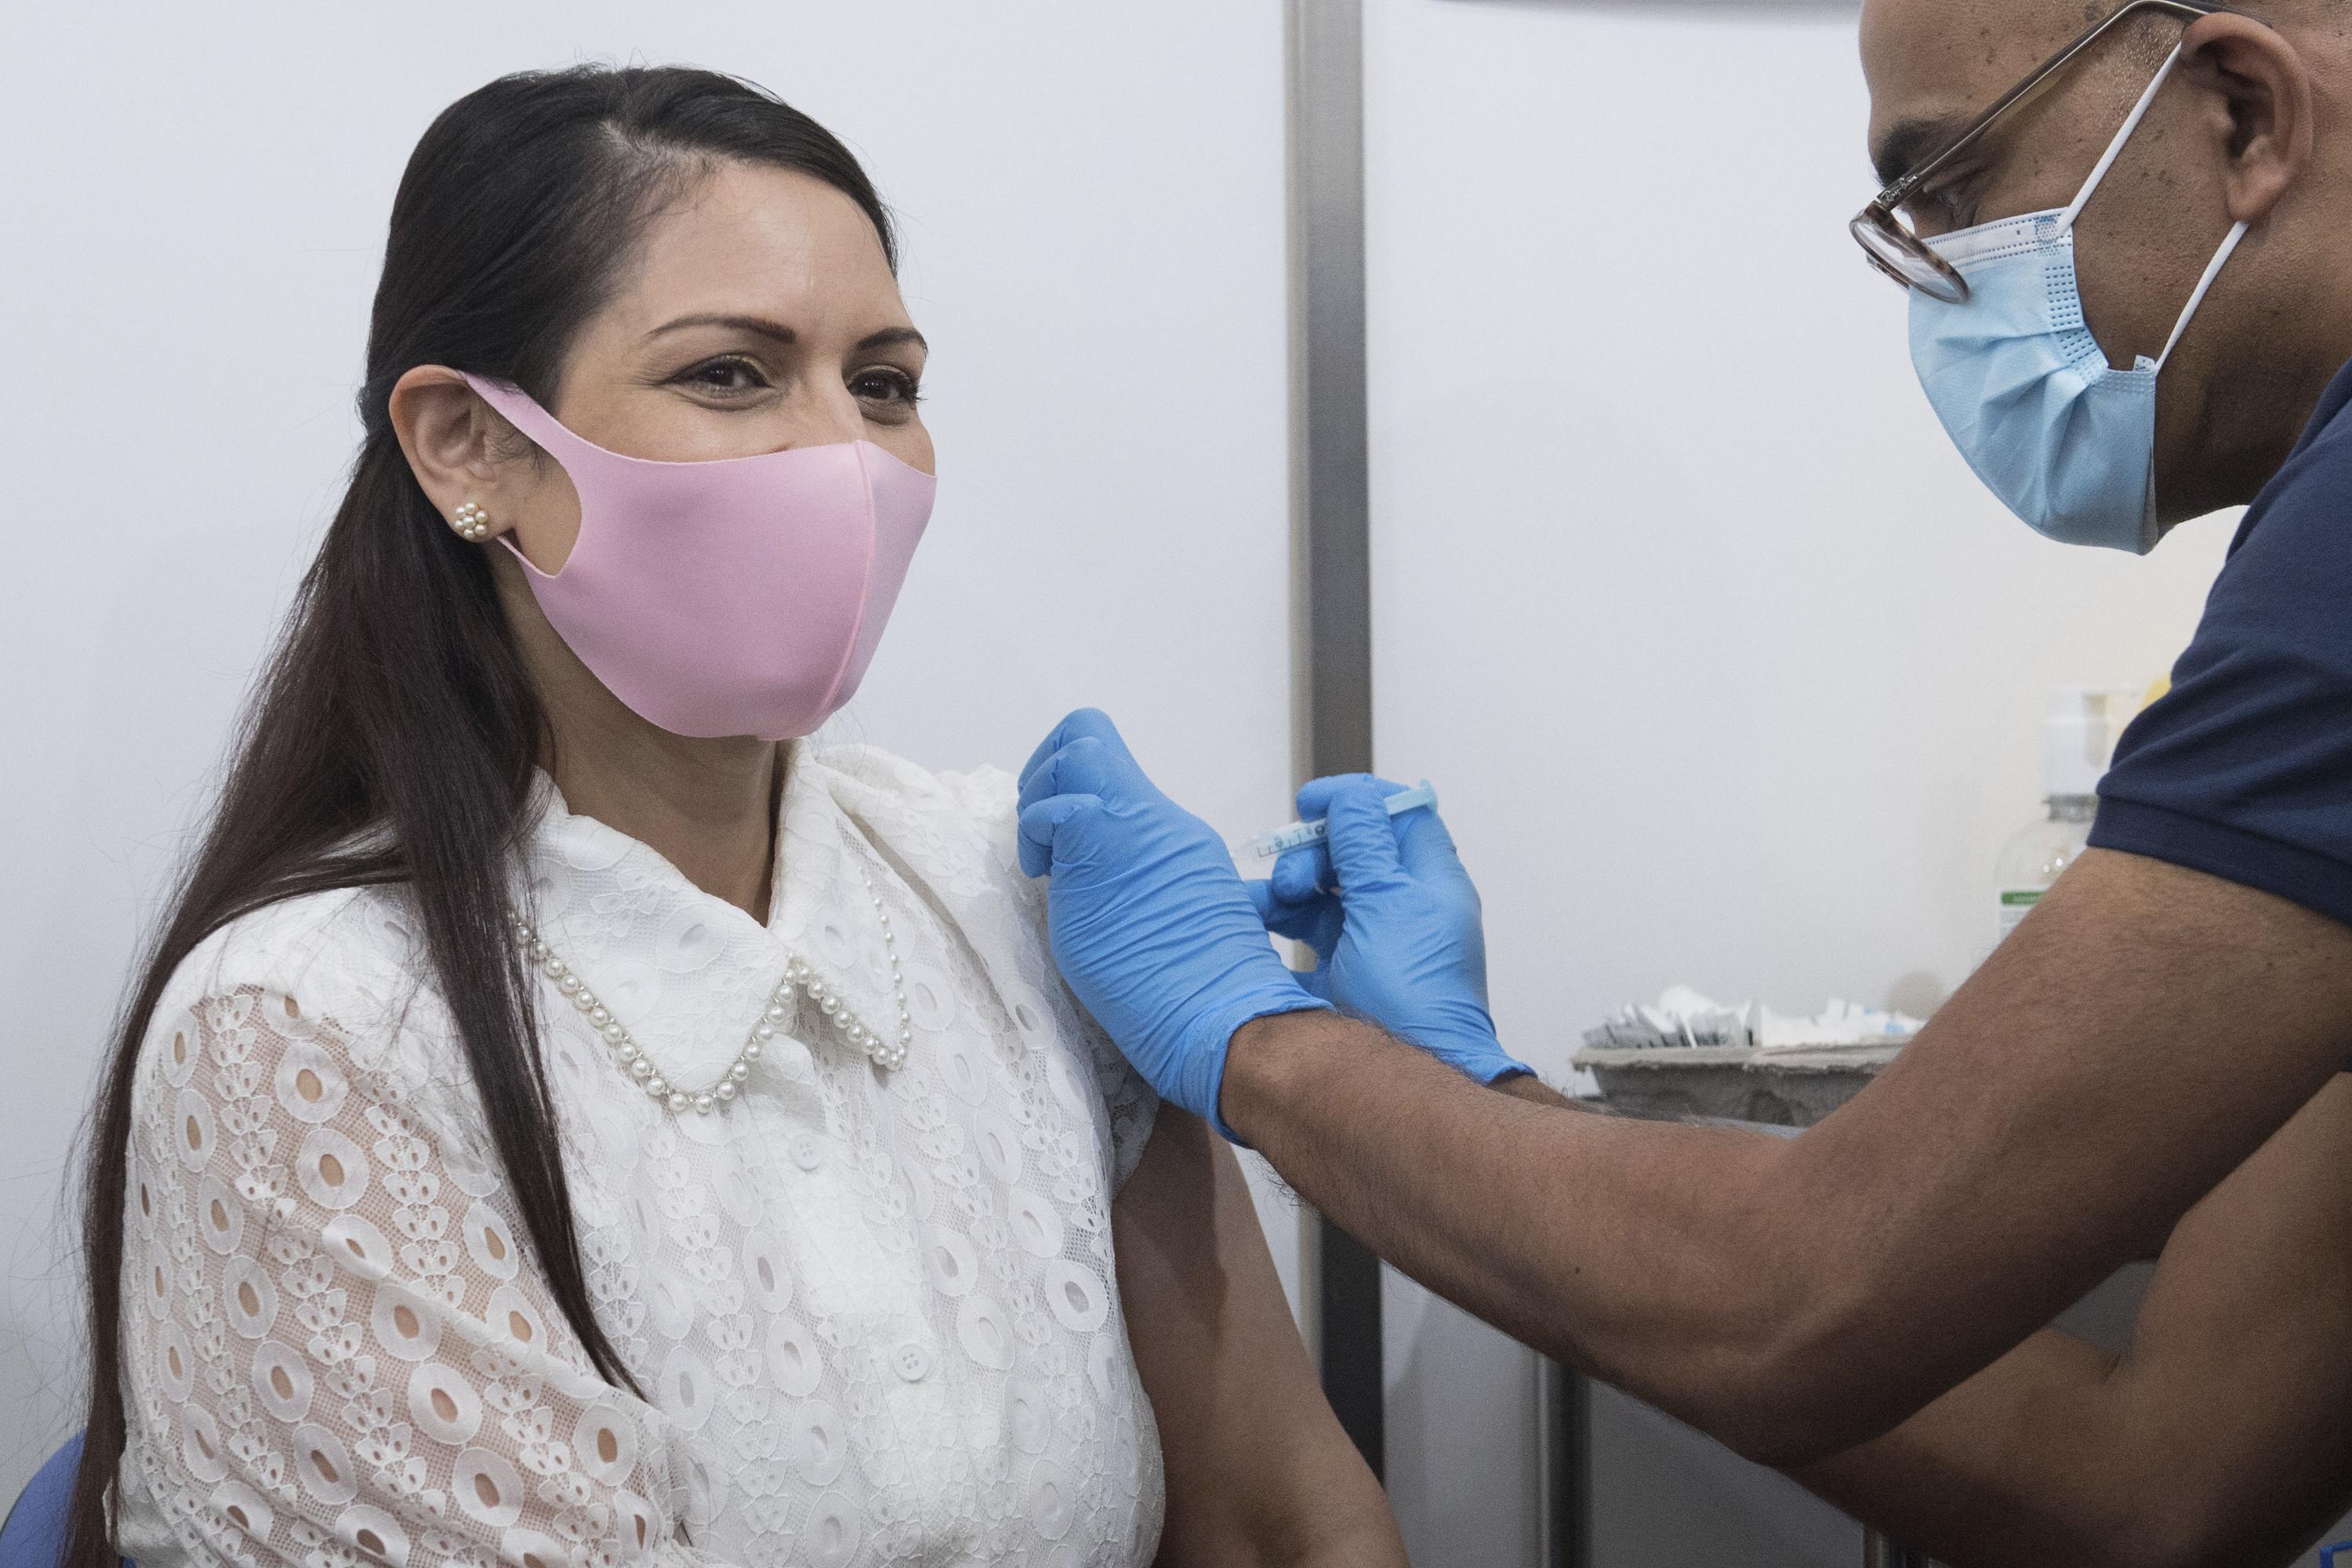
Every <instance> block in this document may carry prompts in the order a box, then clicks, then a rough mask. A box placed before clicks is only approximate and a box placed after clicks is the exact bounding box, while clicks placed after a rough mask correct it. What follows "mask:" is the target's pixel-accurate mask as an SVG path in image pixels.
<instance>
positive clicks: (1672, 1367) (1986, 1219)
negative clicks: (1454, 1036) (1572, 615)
mask: <svg viewBox="0 0 2352 1568" xmlns="http://www.w3.org/2000/svg"><path fill="white" fill-rule="evenodd" d="M2347 1018H2352V932H2348V931H2346V930H2345V929H2344V928H2342V927H2340V926H2337V925H2336V924H2335V923H2334V922H2332V921H2326V920H2323V919H2321V918H2320V917H2318V916H2316V915H2313V914H2311V913H2310V912H2309V911H2307V910H2302V909H2300V908H2298V907H2296V906H2294V905H2293V904H2290V903H2288V902H2286V901H2285V900H2280V899H2276V898H2273V897H2272V896H2270V895H2268V894H2263V893H2259V892H2255V891H2253V890H2252V889H2244V888H2241V887H2237V886H2235V885H2233V884H2231V883H2227V882H2223V881H2221V880H2219V879H2214V878H2210V877H2205V876H2202V875H2200V874H2199V873H2196V872H2191V871H2185V870H2182V869H2180V868H2177V867H2170V866H2166V865H2162V864H2160V863H2158V862H2155V861H2149V860H2143V859H2139V858H2136V857H2132V856H2126V855H2116V854H2112V853H2108V852H2104V851H2094V852H2093V853H2092V854H2090V855H2087V856H2085V857H2084V859H2082V860H2081V861H2078V862H2077V863H2076V864H2075V866H2074V868H2072V869H2071V870H2069V872H2068V873H2067V875H2066V877H2065V878H2064V879H2063V880H2062V881H2061V882H2060V884H2059V886H2058V887H2057V888H2056V889H2053V891H2052V893H2051V894H2050V895H2049V896H2048V897H2047V898H2045V899H2044V900H2043V901H2042V905H2041V906H2040V907H2039V908H2038V909H2037V910H2035V912H2034V914H2033V916H2032V919H2030V920H2028V921H2026V923H2025V926H2024V928H2023V929H2021V931H2019V932H2018V933H2017V934H2016V936H2014V937H2012V938H2011V940H2010V941H2009V942H2004V943H2003V944H2002V945H2001V947H2000V950H1999V951H1998V952H1995V954H1994V955H1993V957H1992V959H1991V960H1990V962H1988V963H1986V964H1985V965H1984V967H1983V968H1982V969H1980V970H1979V972H1978V973H1977V974H1976V975H1975V976H1973V977H1972V978H1971V979H1970V980H1969V983H1968V984H1966V985H1964V986H1962V987H1961V989H1960V991H1959V992H1958V994H1956V995H1955V996H1954V997H1953V998H1952V1000H1951V1001H1950V1002H1949V1003H1948V1004H1946V1005H1945V1006H1944V1008H1943V1009H1942V1011H1941V1012H1939V1013H1938V1014H1937V1017H1936V1020H1935V1021H1934V1022H1933V1023H1932V1024H1930V1025H1929V1026H1928V1028H1927V1031H1926V1032H1924V1033H1923V1034H1922V1035H1921V1036H1920V1037H1919V1040H1918V1042H1917V1043H1916V1045H1915V1046H1914V1047H1912V1048H1911V1049H1909V1050H1907V1051H1906V1052H1905V1053H1904V1054H1903V1057H1902V1058H1901V1059H1900V1060H1898V1061H1897V1062H1896V1063H1895V1065H1894V1066H1893V1067H1892V1068H1888V1069H1887V1071H1886V1072H1885V1074H1884V1075H1882V1076H1881V1077H1880V1079H1878V1080H1877V1081H1876V1082H1875V1083H1874V1084H1873V1085H1872V1086H1871V1087H1870V1088H1869V1089H1867V1090H1865V1091H1864V1093H1863V1094H1862V1095H1861V1096H1859V1097H1858V1098H1857V1099H1856V1100H1854V1101H1853V1103H1852V1104H1851V1105H1848V1106H1846V1107H1845V1108H1844V1109H1843V1110H1840V1111H1839V1112H1838V1113H1837V1114H1836V1115H1834V1116H1832V1117H1831V1118H1830V1119H1829V1120H1828V1121H1824V1122H1823V1123H1822V1124H1821V1125H1820V1126H1818V1127H1815V1128H1813V1129H1811V1130H1810V1131H1807V1132H1806V1134H1805V1135H1804V1136H1803V1137H1801V1138H1796V1139H1789V1140H1778V1139H1762V1138H1756V1137H1750V1136H1747V1135H1743V1134H1740V1133H1738V1132H1734V1131H1726V1130H1722V1129H1709V1128H1697V1127H1679V1126H1671V1125H1663V1124H1654V1123H1642V1122H1633V1121H1623V1120H1620V1119H1617V1118H1612V1117H1595V1116H1583V1115H1578V1114H1574V1113H1571V1112H1568V1111H1564V1110H1560V1109H1559V1108H1558V1107H1556V1106H1551V1105H1545V1104H1541V1103H1532V1102H1529V1101H1528V1100H1526V1099H1523V1098H1522V1097H1521V1095H1520V1094H1515V1093H1512V1092H1509V1091H1508V1090H1507V1091H1506V1092H1504V1093H1500V1094H1497V1093H1495V1092H1492V1091H1489V1090H1487V1089H1482V1088H1479V1087H1477V1086H1475V1085H1473V1084H1471V1083H1469V1082H1468V1081H1467V1080H1465V1079H1461V1078H1459V1077H1458V1076H1456V1075H1454V1074H1452V1073H1451V1072H1449V1071H1448V1070H1447V1069H1445V1068H1442V1067H1440V1066H1438V1065H1437V1064H1435V1063H1434V1062H1433V1061H1431V1060H1429V1059H1428V1058H1425V1057H1423V1056H1422V1055H1421V1054H1420V1053H1419V1052H1416V1051H1414V1050H1412V1048H1411V1047H1406V1046H1402V1045H1400V1044H1398V1043H1397V1042H1395V1041H1393V1040H1390V1039H1388V1038H1387V1037H1384V1036H1382V1035H1381V1033H1380V1031H1378V1030H1377V1029H1373V1028H1371V1027H1370V1026H1365V1025H1360V1024H1353V1023H1349V1022H1348V1021H1346V1020H1344V1019H1339V1018H1333V1017H1329V1016H1320V1015H1286V1016H1278V1017H1275V1018H1269V1019H1263V1020H1260V1021H1258V1022H1256V1023H1254V1024H1251V1025H1248V1026H1244V1028H1243V1029H1242V1030H1240V1031H1239V1032H1238V1033H1236V1034H1235V1035H1234V1039H1233V1046H1232V1051H1231V1054H1230V1056H1229V1058H1228V1063H1227V1069H1226V1074H1225V1079H1224V1084H1225V1088H1224V1100H1223V1113H1224V1115H1225V1118H1226V1120H1227V1121H1229V1122H1230V1123H1231V1124H1232V1125H1233V1126H1234V1128H1235V1129H1237V1130H1238V1131H1240V1132H1241V1134H1242V1136H1244V1138H1247V1139H1248V1140H1250V1141H1251V1142H1254V1143H1255V1144H1257V1146H1258V1147H1259V1148H1260V1149H1262V1150H1263V1151H1264V1152H1265V1154H1266V1156H1267V1157H1268V1158H1269V1159H1270V1160H1271V1161H1272V1162H1273V1163H1274V1164H1275V1166H1276V1169H1277V1170H1279V1171H1281V1172H1282V1173H1283V1174H1284V1175H1285V1176H1286V1177H1287V1178H1288V1179H1289V1180H1290V1181H1291V1183H1292V1184H1293V1185H1294V1186H1296V1187H1297V1189H1298V1190H1299V1191H1300V1192H1301V1193H1302V1194H1306V1196H1307V1198H1309V1199H1310V1200H1311V1201H1312V1202H1314V1203H1315V1204H1317V1205H1318V1206H1320V1207H1321V1208H1322V1209H1323V1210H1324V1212H1326V1213H1327V1214H1329V1215H1331V1216H1332V1217H1333V1218H1334V1219H1336V1220H1338V1221H1339V1223H1340V1224H1341V1225H1343V1226H1346V1227H1347V1228H1348V1229H1349V1230H1350V1231H1351V1232H1353V1233H1354V1234H1355V1235H1356V1236H1358V1237H1360V1239H1362V1240H1363V1241H1364V1242H1365V1243H1366V1244H1367V1245H1369V1246H1370V1247H1373V1248H1374V1249H1375V1250H1376V1251H1378V1252H1380V1253H1381V1255H1382V1256H1384V1257H1386V1258H1391V1260H1392V1261H1394V1262H1396V1263H1397V1264H1398V1265H1399V1266H1400V1267H1402V1268H1405V1269H1406V1270H1407V1271H1408V1272H1410V1273H1412V1274H1413V1275H1415V1276H1416V1277H1417V1278H1419V1279H1422V1280H1423V1282H1424V1283H1426V1284H1428V1285H1430V1286H1431V1287H1432V1288H1433V1289H1436V1290H1438V1291H1439V1292H1440V1293H1442V1294H1444V1295H1446V1296H1448V1297H1450V1298H1452V1299H1453V1300H1456V1301H1458V1302H1460V1303H1461V1304H1462V1305H1464V1306H1465V1307H1467V1308H1469V1309H1470V1310H1473V1311H1475V1312H1477V1313H1478V1314H1480V1315H1481V1316H1483V1317H1486V1319H1488V1320H1489V1321H1493V1322H1495V1323H1496V1324H1497V1325H1498V1326H1500V1327H1502V1328H1503V1329H1505V1330H1506V1331H1509V1332H1512V1333H1515V1334H1517V1335H1519V1336H1520V1337H1521V1338H1523V1339H1525V1340H1527V1341H1528V1342H1530V1343H1532V1344H1534V1345H1535V1346H1537V1347H1538V1349H1541V1350H1544V1351H1547V1352H1550V1353H1551V1354H1553V1355H1556V1356H1558V1357H1559V1359H1561V1360H1563V1361H1565V1362H1568V1363H1570V1364H1571V1365H1575V1366H1578V1367H1580V1368H1581V1369H1583V1370H1585V1371H1587V1372H1590V1373H1594V1374H1596V1375H1598V1376H1600V1377H1601V1378H1603V1379H1605V1380H1606V1381H1608V1382H1610V1383H1612V1384H1616V1385H1618V1386H1620V1387H1622V1388H1625V1389H1627V1390H1628V1391H1629V1392H1631V1393H1633V1394H1636V1395H1637V1396H1639V1397H1642V1398H1643V1399H1646V1400H1648V1401H1650V1402H1651V1403H1652V1404H1654V1405H1659V1406H1661V1407H1663V1408H1664V1409H1666V1410H1667V1411H1669V1412H1671V1413H1673V1414H1675V1415H1679V1416H1682V1417H1683V1418H1684V1419H1685V1420H1688V1421H1691V1422H1693V1423H1694V1424H1695V1425H1697V1426H1700V1427H1702V1428H1703V1429H1705V1430H1706V1431H1709V1432H1711V1433H1713V1434H1714V1435H1715V1436H1718V1437H1720V1438H1723V1439H1724V1440H1725V1441H1727V1442H1728V1443H1730V1444H1731V1445H1732V1446H1733V1447H1737V1448H1738V1449H1740V1451H1742V1452H1744V1453H1747V1454H1748V1455H1749V1456H1750V1457H1752V1458H1765V1459H1768V1460H1769V1461H1772V1462H1776V1463H1784V1464H1785V1463H1797V1462H1802V1461H1805V1460H1809V1459H1812V1458H1821V1457H1823V1456H1825V1455H1826V1454H1828V1453H1831V1452H1833V1451H1836V1450H1839V1449H1843V1448H1846V1447H1852V1446H1853V1444H1856V1443H1859V1442H1862V1441H1864V1439H1866V1438H1869V1437H1871V1436H1876V1435H1878V1434H1879V1433H1881V1432H1884V1431H1885V1430H1886V1429H1888V1428H1889V1427H1891V1426H1894V1425H1895V1424H1896V1423H1898V1422H1899V1421H1901V1420H1902V1419H1904V1418H1905V1417H1906V1416H1908V1415H1911V1414H1913V1413H1914V1412H1916V1410H1918V1409H1919V1408H1921V1407H1922V1406H1924V1405H1927V1403H1928V1402H1929V1401H1931V1400H1933V1399H1935V1398H1936V1397H1937V1396H1938V1395H1940V1394H1945V1393H1946V1392H1948V1391H1949V1390H1950V1389H1952V1388H1954V1387H1956V1386H1958V1384H1961V1383H1962V1382H1964V1381H1966V1380H1967V1379H1968V1378H1969V1377H1970V1376H1972V1375H1974V1374H1975V1373H1978V1372H1979V1371H1981V1370H1982V1369H1983V1368H1985V1367H1986V1366H1989V1365H1990V1364H1991V1363H1993V1362H1995V1361H1997V1360H1998V1359H1999V1358H2000V1356H2002V1355H2004V1354H2006V1353H2007V1352H2010V1351H2011V1350H2012V1349H2014V1348H2015V1347H2016V1346H2017V1345H2018V1344H2019V1343H2021V1342H2022V1341H2024V1340H2025V1339H2026V1337H2027V1336H2029V1335H2030V1334H2032V1333H2033V1332H2034V1331H2037V1330H2039V1329H2040V1328H2042V1326H2043V1325H2045V1324H2047V1323H2048V1322H2049V1321H2051V1319H2052V1318H2053V1317H2054V1316H2056V1315H2057V1313H2058V1312H2059V1311H2060V1310H2063V1308H2064V1307H2065V1306H2066V1305H2067V1304H2068V1303H2070V1302H2072V1301H2073V1300H2075V1299H2076V1298H2077V1297H2079V1296H2080V1295H2081V1294H2082V1293H2083V1292H2084V1290H2086V1289H2089V1288H2090V1287H2091V1286H2092V1285H2094V1284H2096V1283H2097V1282H2098V1281H2099V1280H2100V1279H2105V1277H2106V1276H2107V1275H2108V1274H2109V1273H2110V1272H2112V1271H2113V1270H2114V1269H2115V1268H2116V1267H2117V1266H2118V1265H2120V1264H2122V1263H2123V1262H2125V1261H2127V1260H2129V1259H2131V1258H2140V1257H2145V1256H2147V1253H2148V1252H2149V1251H2150V1250H2152V1249H2153V1248H2154V1247H2156V1246H2158V1245H2159V1244H2160V1243H2161V1242H2162V1240H2163V1238H2164V1237H2165V1236H2166V1235H2167V1234H2168V1232H2169V1231H2170V1230H2171V1228H2172V1226H2174V1225H2175V1224H2176V1223H2177V1222H2178V1221H2179V1218H2180V1216H2181V1215H2182V1214H2183V1213H2185V1212H2186V1211H2187V1210H2188V1209H2189V1206H2190V1205H2192V1204H2194V1203H2196V1202H2197V1201H2198V1199H2199V1198H2200V1197H2202V1196H2203V1195H2204V1194H2206V1193H2207V1192H2208V1191H2210V1190H2211V1188H2212V1187H2213V1186H2214V1184H2217V1183H2219V1182H2220V1181H2221V1179H2222V1178H2223V1177H2225V1176H2227V1175H2228V1174H2229V1173H2230V1172H2231V1170H2232V1169H2234V1168H2235V1167H2236V1166H2237V1165H2238V1164H2239V1163H2241V1162H2242V1161H2243V1160H2245V1159H2246V1157H2247V1156H2248V1155H2250V1154H2252V1152H2254V1150H2255V1149H2256V1148H2258V1147H2259V1146H2260V1145H2261V1144H2262V1143H2263V1141H2264V1140H2266V1139H2267V1138H2269V1137H2270V1136H2271V1135H2272V1133H2273V1132H2274V1131H2277V1129H2278V1128H2279V1127H2280V1126H2281V1125H2283V1124H2284V1122H2285V1121H2286V1120H2287V1119H2288V1118H2289V1117H2291V1116H2293V1115H2294V1112H2295V1110H2297V1109H2298V1108H2300V1107H2301V1106H2302V1105H2303V1104H2304V1102H2305V1100H2308V1099H2309V1098H2310V1097H2311V1096H2312V1095H2313V1094H2314V1093H2315V1092H2316V1091H2317V1089H2319V1088H2320V1087H2321V1086H2322V1085H2323V1084H2325V1083H2326V1081H2327V1080H2328V1079H2329V1078H2330V1077H2331V1076H2332V1075H2333V1074H2334V1073H2335V1072H2336V1070H2337V1068H2340V1067H2341V1065H2342V1064H2343V1062H2344V1060H2345V1059H2346V1056H2347V1048H2352V1029H2347V1024H2346V1022H2345V1021H2346V1020H2347ZM2209 1042H2226V1043H2227V1045H2228V1047H2229V1048H2228V1049H2226V1050H2220V1049H2212V1048H2209ZM1523 1092H1529V1091H1523ZM2150 1151H2162V1155H2161V1157H2160V1158H2156V1159H2151V1158H2149V1157H2148V1153H2149V1152H2150Z"/></svg>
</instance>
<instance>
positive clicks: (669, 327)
mask: <svg viewBox="0 0 2352 1568" xmlns="http://www.w3.org/2000/svg"><path fill="white" fill-rule="evenodd" d="M688 327H733V328H735V329H736V330H737V331H745V332H757V333H758V334H759V335H760V336H761V337H763V338H773V339H775V340H776V342H780V343H789V342H794V341H795V340H796V338H797V336H798V334H797V333H795V332H794V331H793V330H792V329H791V328H790V327H787V326H785V325H784V324H782V322H780V321H770V320H768V319H767V318H766V317H765V316H730V315H728V314H726V313H724V312H722V311H709V310H707V311H703V312H701V313H699V314H697V315H692V316H680V317H679V318H678V319H677V320H676V321H666V322H664V323H663V324H662V325H660V326H658V327H656V328H655V329H654V330H653V331H650V332H647V333H646V337H647V338H648V339H653V338H657V337H660V336H661V335H662V334H663V333H665V332H676V331H684V330H685V329H686V328H688Z"/></svg>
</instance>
